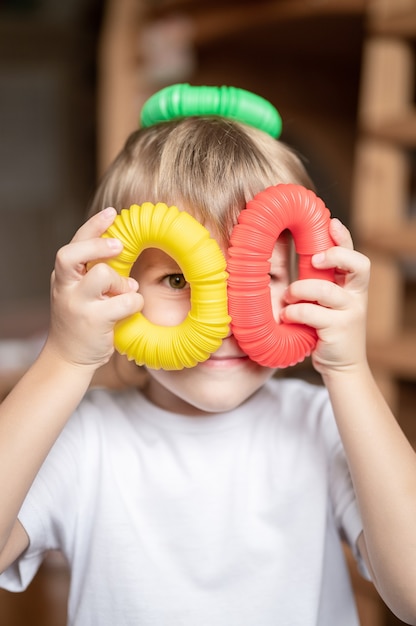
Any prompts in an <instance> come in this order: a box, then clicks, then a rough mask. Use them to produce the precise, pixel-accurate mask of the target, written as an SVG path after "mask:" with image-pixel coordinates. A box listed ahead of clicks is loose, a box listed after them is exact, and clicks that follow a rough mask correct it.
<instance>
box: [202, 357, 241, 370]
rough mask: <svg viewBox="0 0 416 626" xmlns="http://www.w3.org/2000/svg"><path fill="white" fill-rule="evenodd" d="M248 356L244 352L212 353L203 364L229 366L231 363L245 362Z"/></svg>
mask: <svg viewBox="0 0 416 626" xmlns="http://www.w3.org/2000/svg"><path fill="white" fill-rule="evenodd" d="M249 360H250V359H249V357H248V356H247V355H246V354H228V355H221V356H219V355H216V354H212V355H211V356H210V357H209V359H208V360H207V361H204V364H206V365H208V367H209V366H212V367H221V366H223V367H227V366H228V367H231V366H232V365H236V364H237V363H238V364H241V363H245V362H246V361H249Z"/></svg>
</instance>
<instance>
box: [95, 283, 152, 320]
mask: <svg viewBox="0 0 416 626" xmlns="http://www.w3.org/2000/svg"><path fill="white" fill-rule="evenodd" d="M143 304H144V303H143V296H142V295H141V294H140V293H137V292H134V291H130V292H127V293H122V294H120V295H117V296H114V297H112V298H107V299H106V300H105V301H101V302H100V303H99V307H100V308H101V307H104V306H105V315H106V317H107V318H108V320H109V321H110V323H111V326H113V325H114V324H115V323H116V322H119V321H120V320H123V319H125V318H126V317H130V315H134V313H138V312H139V311H141V310H142V309H143Z"/></svg>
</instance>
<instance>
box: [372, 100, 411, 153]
mask: <svg viewBox="0 0 416 626" xmlns="http://www.w3.org/2000/svg"><path fill="white" fill-rule="evenodd" d="M362 130H363V132H365V133H368V134H369V135H371V136H372V137H375V138H378V139H383V140H385V141H389V142H392V143H396V144H399V145H400V146H401V147H403V148H414V147H416V109H414V108H413V109H410V110H409V111H407V112H405V113H402V114H401V115H400V116H398V117H396V118H392V119H386V120H385V121H383V122H379V123H371V121H369V120H368V121H367V122H366V125H365V126H363V128H362Z"/></svg>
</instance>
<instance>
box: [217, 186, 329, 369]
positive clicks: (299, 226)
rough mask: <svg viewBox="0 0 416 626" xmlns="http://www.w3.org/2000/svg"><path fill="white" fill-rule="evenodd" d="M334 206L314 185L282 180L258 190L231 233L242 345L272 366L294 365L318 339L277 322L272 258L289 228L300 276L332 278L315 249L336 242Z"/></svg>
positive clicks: (235, 315)
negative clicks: (316, 261) (316, 260)
mask: <svg viewBox="0 0 416 626" xmlns="http://www.w3.org/2000/svg"><path fill="white" fill-rule="evenodd" d="M329 221H330V212H329V210H328V209H327V208H326V207H325V204H324V203H323V201H322V200H321V199H320V198H318V197H317V196H316V195H315V193H314V192H313V191H310V190H308V189H305V188H304V187H302V186H301V185H293V184H280V185H276V186H274V187H269V188H268V189H266V190H264V191H262V192H260V193H259V194H257V195H256V196H255V197H254V198H253V200H251V201H250V202H248V203H247V206H246V209H244V210H243V211H242V212H241V213H240V216H239V219H238V224H237V225H236V226H235V227H234V229H233V232H232V234H231V239H230V248H229V261H228V265H227V271H228V273H229V278H228V311H229V313H230V315H231V319H232V321H231V328H232V331H233V334H234V336H235V338H236V340H237V341H238V344H239V345H240V347H241V349H242V350H244V352H245V353H246V354H247V355H248V356H249V357H250V358H251V359H252V360H253V361H255V362H257V363H259V364H260V365H264V366H267V367H272V368H284V367H288V366H290V365H295V364H296V363H299V362H300V361H303V360H304V359H305V357H307V356H309V354H310V353H311V352H312V350H313V348H314V347H315V345H316V341H317V336H316V332H315V330H314V329H312V328H310V327H308V326H304V325H300V324H285V323H279V322H277V321H276V320H275V319H274V317H273V311H272V303H271V298H270V288H269V280H270V279H269V275H268V273H269V271H270V258H271V256H272V252H273V247H274V245H275V243H276V241H277V239H278V237H279V236H280V234H281V233H282V232H283V231H284V230H286V229H288V230H289V231H290V232H291V234H292V236H293V239H294V243H295V248H296V252H297V254H298V259H299V260H298V277H299V279H304V278H319V279H326V280H332V281H333V280H334V271H333V270H317V269H315V268H314V267H313V266H312V264H311V257H312V255H314V254H316V253H317V252H321V251H324V250H326V249H327V248H329V247H331V246H333V245H334V244H333V241H332V239H331V237H330V235H329Z"/></svg>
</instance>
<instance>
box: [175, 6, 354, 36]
mask: <svg viewBox="0 0 416 626" xmlns="http://www.w3.org/2000/svg"><path fill="white" fill-rule="evenodd" d="M365 3H366V2H365V0H326V1H325V0H321V1H318V2H317V1H316V0H313V1H311V0H286V1H281V2H276V0H274V1H270V0H268V1H267V2H256V3H249V4H237V5H235V4H233V5H228V6H222V7H213V6H210V5H208V6H207V7H206V8H204V9H202V10H201V9H200V7H199V10H195V11H192V8H191V6H190V5H189V10H187V11H186V14H187V15H189V16H190V17H191V19H192V25H193V29H194V41H195V43H196V44H204V43H207V42H210V41H214V40H215V39H218V38H221V37H224V36H228V35H231V34H233V33H241V32H243V31H244V30H248V29H251V28H254V27H260V26H264V25H268V24H273V23H277V22H283V21H288V20H292V21H293V20H297V19H303V18H313V17H324V16H331V15H332V16H337V15H339V16H343V15H361V14H363V12H364V7H365ZM187 9H188V6H187Z"/></svg>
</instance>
